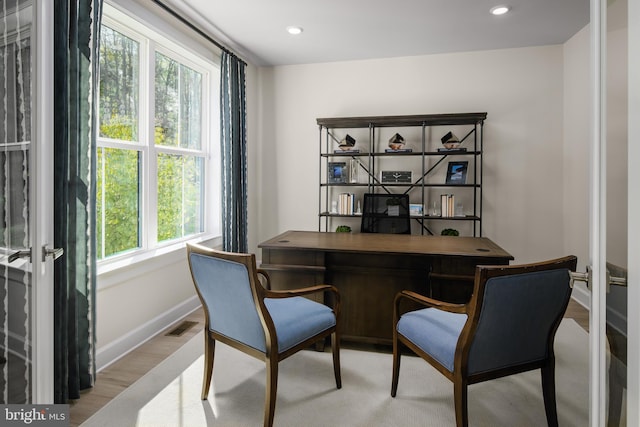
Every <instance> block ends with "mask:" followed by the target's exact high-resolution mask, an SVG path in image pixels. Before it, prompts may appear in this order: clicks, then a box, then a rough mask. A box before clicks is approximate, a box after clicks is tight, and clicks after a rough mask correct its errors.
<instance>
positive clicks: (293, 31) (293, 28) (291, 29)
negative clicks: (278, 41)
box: [287, 26, 302, 36]
mask: <svg viewBox="0 0 640 427" xmlns="http://www.w3.org/2000/svg"><path fill="white" fill-rule="evenodd" d="M287 32H288V33H289V34H292V35H294V36H297V35H298V34H300V33H302V27H296V26H290V27H287Z"/></svg>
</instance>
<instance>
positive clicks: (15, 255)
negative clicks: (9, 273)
mask: <svg viewBox="0 0 640 427" xmlns="http://www.w3.org/2000/svg"><path fill="white" fill-rule="evenodd" d="M18 258H29V261H31V248H29V249H24V250H21V251H17V252H14V253H12V254H11V255H9V258H7V261H8V262H9V264H11V263H12V262H13V261H15V260H17V259H18Z"/></svg>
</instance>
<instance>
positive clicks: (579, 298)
mask: <svg viewBox="0 0 640 427" xmlns="http://www.w3.org/2000/svg"><path fill="white" fill-rule="evenodd" d="M571 298H573V299H574V300H575V301H576V302H577V303H578V304H580V305H581V306H583V307H584V308H586V309H587V310H589V307H591V293H590V292H589V290H587V289H586V288H585V287H584V286H583V285H581V284H579V283H576V284H575V286H574V287H573V292H572V293H571Z"/></svg>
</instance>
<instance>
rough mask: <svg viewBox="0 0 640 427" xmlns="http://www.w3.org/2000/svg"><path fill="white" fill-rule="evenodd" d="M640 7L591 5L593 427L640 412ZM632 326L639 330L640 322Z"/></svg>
mask: <svg viewBox="0 0 640 427" xmlns="http://www.w3.org/2000/svg"><path fill="white" fill-rule="evenodd" d="M637 4H640V0H614V1H611V0H609V1H605V0H592V2H591V18H592V19H591V29H592V33H591V36H592V43H591V45H592V69H591V71H592V92H593V95H594V96H593V107H594V108H593V109H592V112H593V116H592V126H593V127H592V135H593V141H592V142H593V143H592V171H591V174H592V180H591V201H592V203H591V231H590V237H591V238H590V241H591V248H590V261H591V266H592V269H593V277H592V295H591V308H590V313H591V316H590V325H589V330H590V354H591V375H590V385H591V405H590V407H591V414H590V421H591V425H592V426H605V425H606V426H611V427H614V426H626V425H638V418H637V414H636V415H634V414H632V412H628V409H629V410H633V409H634V407H635V408H636V409H635V410H636V411H637V401H634V400H633V399H630V400H628V399H627V398H626V396H628V395H630V393H629V390H633V389H634V387H635V389H637V379H636V381H635V386H634V385H633V384H634V380H633V378H631V377H630V376H629V375H628V372H633V371H634V370H635V371H636V372H637V366H638V363H639V362H638V358H637V357H636V358H633V357H628V356H631V354H630V353H629V352H628V350H629V348H630V346H631V347H633V345H634V344H633V341H634V340H633V338H634V334H633V329H629V328H628V325H634V323H633V322H632V323H629V320H628V317H629V316H628V315H630V314H631V313H632V312H635V311H636V310H635V309H628V306H629V303H628V300H629V299H628V296H629V292H628V290H629V289H631V288H633V285H632V283H633V280H629V279H632V275H631V276H629V277H628V274H627V272H628V269H629V267H630V266H632V265H633V262H631V260H633V259H634V258H633V256H632V254H633V249H632V245H633V244H634V242H633V239H632V238H631V236H632V235H633V233H631V228H630V227H631V222H630V221H629V218H634V217H635V218H637V217H638V216H637V215H638V213H637V209H636V210H635V212H636V213H635V214H634V213H633V212H634V210H633V204H634V200H635V203H636V206H637V203H638V200H639V199H640V196H639V191H638V188H637V186H636V187H635V188H634V186H633V185H630V184H629V183H630V182H634V181H633V180H630V179H629V178H630V175H631V173H632V171H633V169H634V168H633V167H632V165H634V164H637V162H638V161H640V159H639V158H638V155H637V151H634V150H632V148H631V147H632V140H633V135H637V134H638V133H637V132H638V130H637V129H636V130H635V133H634V130H633V127H634V126H635V125H634V123H632V122H633V120H631V119H630V118H631V117H638V116H637V114H638V113H639V112H640V111H638V110H637V107H636V109H635V110H634V108H633V107H632V103H630V101H632V100H633V96H634V94H633V88H634V86H635V85H634V82H633V79H632V78H631V76H633V75H634V74H632V72H631V68H630V67H631V66H632V57H633V55H634V52H633V51H634V50H638V46H637V43H635V44H634V43H630V40H633V39H632V37H631V34H632V31H633V30H632V25H631V22H630V21H629V16H631V15H630V14H629V11H630V10H632V9H633V8H634V7H635V8H637ZM636 55H637V53H636ZM636 76H637V74H636ZM633 111H635V113H636V114H635V115H634V114H633ZM636 121H637V119H636ZM634 153H635V156H634ZM634 157H635V158H634ZM635 182H637V181H635ZM636 236H637V234H636ZM636 253H637V252H636ZM635 259H636V260H637V258H635ZM636 263H637V261H636ZM627 284H629V285H628V286H629V287H628V286H627ZM631 301H634V299H631ZM635 301H637V298H636V299H635ZM633 327H635V328H637V327H638V326H637V322H636V323H635V325H634V326H633ZM633 327H632V328H633ZM636 336H637V333H636ZM628 338H630V340H629V339H628ZM635 345H636V346H637V340H636V341H635ZM631 395H632V396H633V394H631ZM627 402H629V405H628V404H627Z"/></svg>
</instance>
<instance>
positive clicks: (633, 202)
mask: <svg viewBox="0 0 640 427" xmlns="http://www.w3.org/2000/svg"><path fill="white" fill-rule="evenodd" d="M628 8H629V14H628V16H629V18H628V31H629V33H628V40H629V43H628V46H629V47H628V57H629V74H628V75H629V83H628V84H629V88H628V94H629V101H628V106H629V124H628V132H629V138H628V171H629V175H628V182H629V186H628V188H629V189H628V204H629V205H628V208H627V214H628V216H627V218H628V230H627V235H628V239H627V240H628V244H627V246H628V248H627V250H628V272H627V273H628V276H627V284H628V289H627V292H628V301H627V304H628V307H627V313H628V324H627V328H628V329H627V425H628V426H638V425H640V404H639V402H640V311H638V303H640V221H639V220H640V186H639V185H638V184H639V183H640V168H639V167H638V165H640V141H639V137H640V80H639V77H638V76H640V44H638V43H637V40H640V0H628ZM632 41H633V42H632Z"/></svg>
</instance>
